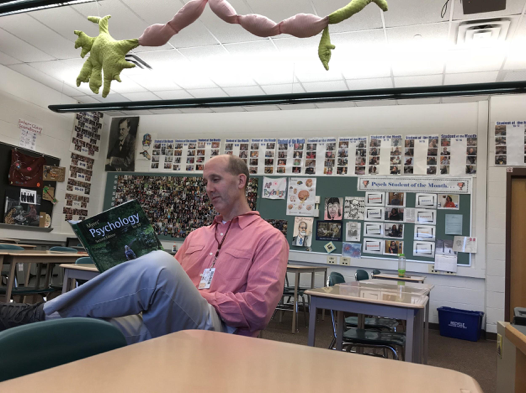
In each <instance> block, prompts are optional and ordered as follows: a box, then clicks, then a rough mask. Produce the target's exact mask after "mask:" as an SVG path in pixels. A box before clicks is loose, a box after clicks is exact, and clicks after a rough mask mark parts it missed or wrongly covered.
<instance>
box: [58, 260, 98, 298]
mask: <svg viewBox="0 0 526 393" xmlns="http://www.w3.org/2000/svg"><path fill="white" fill-rule="evenodd" d="M60 267H62V268H64V281H63V284H62V293H66V292H67V291H69V290H71V289H73V283H74V281H73V280H91V279H92V278H93V277H97V276H98V275H99V274H100V272H99V270H98V269H97V267H96V266H95V265H94V264H92V263H86V264H83V263H81V264H78V265H72V264H64V265H60Z"/></svg>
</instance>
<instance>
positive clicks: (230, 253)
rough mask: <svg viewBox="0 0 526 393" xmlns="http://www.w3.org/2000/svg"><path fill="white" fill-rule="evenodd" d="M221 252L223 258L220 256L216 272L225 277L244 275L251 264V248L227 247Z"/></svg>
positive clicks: (234, 277) (235, 277) (233, 277)
mask: <svg viewBox="0 0 526 393" xmlns="http://www.w3.org/2000/svg"><path fill="white" fill-rule="evenodd" d="M223 252H224V253H225V254H224V259H223V258H221V265H220V266H218V269H217V270H218V273H220V274H221V275H222V276H223V277H225V278H226V279H240V278H241V277H243V276H245V275H246V274H247V272H248V269H249V268H250V266H251V265H252V256H253V253H252V250H242V249H236V248H228V249H226V250H223ZM220 269H221V270H220Z"/></svg>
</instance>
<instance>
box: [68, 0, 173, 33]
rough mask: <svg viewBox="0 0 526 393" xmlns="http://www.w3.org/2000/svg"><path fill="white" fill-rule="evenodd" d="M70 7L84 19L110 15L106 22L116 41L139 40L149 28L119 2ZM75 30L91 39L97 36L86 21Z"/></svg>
mask: <svg viewBox="0 0 526 393" xmlns="http://www.w3.org/2000/svg"><path fill="white" fill-rule="evenodd" d="M72 7H73V8H74V9H75V10H76V11H77V12H79V13H80V14H82V15H84V16H85V17H86V18H87V17H88V16H94V15H95V16H105V15H111V19H110V20H109V22H108V26H109V32H110V34H111V36H112V37H113V38H114V39H116V40H130V39H135V38H139V37H140V36H141V35H142V33H143V31H144V29H146V27H148V26H149V24H148V23H147V22H145V21H144V20H143V19H141V17H139V16H138V15H137V14H136V13H134V12H133V11H132V10H131V9H130V8H128V7H127V6H126V5H125V4H124V3H122V2H120V1H111V0H109V1H101V2H94V3H85V4H79V5H74V6H72ZM170 18H171V17H170ZM158 23H163V21H159V22H158ZM77 30H82V31H84V33H86V34H87V35H89V36H92V37H95V36H96V35H97V34H98V26H97V25H96V24H95V23H92V22H90V21H86V23H85V24H84V25H82V26H78V27H77Z"/></svg>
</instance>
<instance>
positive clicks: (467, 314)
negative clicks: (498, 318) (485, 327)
mask: <svg viewBox="0 0 526 393" xmlns="http://www.w3.org/2000/svg"><path fill="white" fill-rule="evenodd" d="M437 310H438V321H439V325H440V335H441V336H445V337H453V338H459V339H461V340H468V341H478V340H479V338H480V330H481V327H482V319H483V317H484V313H483V312H482V311H466V310H459V309H458V308H452V307H439V308H438V309H437Z"/></svg>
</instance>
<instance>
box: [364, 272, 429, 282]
mask: <svg viewBox="0 0 526 393" xmlns="http://www.w3.org/2000/svg"><path fill="white" fill-rule="evenodd" d="M373 278H384V279H387V280H398V281H410V282H424V281H425V279H426V278H425V277H424V276H413V275H407V276H405V277H398V274H386V273H381V274H373Z"/></svg>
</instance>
